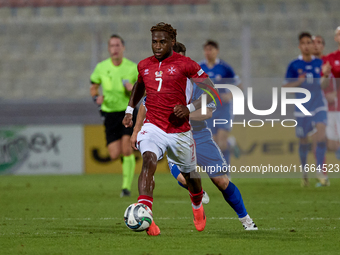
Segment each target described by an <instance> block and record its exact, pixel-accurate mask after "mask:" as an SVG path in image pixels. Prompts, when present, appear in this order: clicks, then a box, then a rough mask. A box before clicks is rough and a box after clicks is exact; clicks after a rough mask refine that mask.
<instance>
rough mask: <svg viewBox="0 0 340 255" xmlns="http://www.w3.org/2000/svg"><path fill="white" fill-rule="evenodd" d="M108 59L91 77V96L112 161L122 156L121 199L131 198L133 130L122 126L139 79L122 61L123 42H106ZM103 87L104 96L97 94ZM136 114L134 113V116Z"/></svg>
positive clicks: (130, 65)
mask: <svg viewBox="0 0 340 255" xmlns="http://www.w3.org/2000/svg"><path fill="white" fill-rule="evenodd" d="M108 51H109V54H110V58H108V59H106V60H104V61H102V62H100V63H98V64H97V66H96V68H95V69H94V71H93V73H92V75H91V88H90V93H91V96H92V98H93V100H94V102H95V103H96V104H97V105H99V106H100V108H101V115H102V117H103V119H104V126H105V134H106V145H107V148H108V151H109V154H110V158H111V160H115V159H118V158H119V157H120V156H121V155H123V161H122V168H123V184H122V193H121V195H120V196H121V197H125V196H130V192H131V185H132V180H133V176H134V173H135V166H136V161H135V156H134V154H133V150H132V148H131V146H130V137H131V134H132V131H133V130H132V127H129V128H126V127H124V126H123V125H122V120H123V118H124V116H125V109H126V107H127V105H128V102H129V98H130V94H131V90H132V87H133V85H132V84H134V83H135V82H136V81H137V78H138V71H137V65H136V64H135V63H134V62H132V61H130V60H128V59H126V58H124V51H125V46H124V40H123V39H122V38H121V37H120V36H119V35H112V36H111V37H110V39H109V42H108ZM99 86H102V91H103V94H102V95H100V94H99ZM136 114H137V112H135V116H136Z"/></svg>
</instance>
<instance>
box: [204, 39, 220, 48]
mask: <svg viewBox="0 0 340 255" xmlns="http://www.w3.org/2000/svg"><path fill="white" fill-rule="evenodd" d="M206 46H212V47H214V48H216V49H218V43H217V42H216V41H213V40H207V41H206V42H205V44H203V48H205V47H206Z"/></svg>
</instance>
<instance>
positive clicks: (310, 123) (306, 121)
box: [295, 111, 327, 138]
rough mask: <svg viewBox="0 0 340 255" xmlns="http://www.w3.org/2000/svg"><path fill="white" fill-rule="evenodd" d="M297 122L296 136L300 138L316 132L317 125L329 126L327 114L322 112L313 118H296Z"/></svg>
mask: <svg viewBox="0 0 340 255" xmlns="http://www.w3.org/2000/svg"><path fill="white" fill-rule="evenodd" d="M296 121H297V125H296V127H295V133H296V136H297V137H299V138H303V137H307V135H308V133H309V132H311V131H313V130H314V128H315V125H316V123H320V122H321V123H324V124H325V125H327V112H326V111H320V112H317V113H316V114H315V115H313V116H304V117H296Z"/></svg>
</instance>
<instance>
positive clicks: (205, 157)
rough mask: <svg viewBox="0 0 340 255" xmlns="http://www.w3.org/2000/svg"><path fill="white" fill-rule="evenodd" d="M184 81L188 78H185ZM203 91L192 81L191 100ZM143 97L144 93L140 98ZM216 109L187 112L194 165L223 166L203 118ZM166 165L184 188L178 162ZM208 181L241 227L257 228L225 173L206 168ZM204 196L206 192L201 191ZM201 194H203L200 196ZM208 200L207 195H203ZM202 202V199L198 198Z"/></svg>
mask: <svg viewBox="0 0 340 255" xmlns="http://www.w3.org/2000/svg"><path fill="white" fill-rule="evenodd" d="M173 50H174V51H175V52H177V53H179V54H181V55H183V56H185V52H186V48H185V46H184V45H183V44H182V43H179V42H177V43H176V44H175V46H174V47H173ZM187 82H188V83H190V82H191V81H190V80H188V81H187ZM202 94H203V90H201V89H199V88H198V87H197V85H196V84H194V85H193V96H192V98H191V100H192V101H195V100H197V99H198V98H199V97H200V96H201V95H202ZM145 101H146V97H145V98H144V101H143V102H145ZM215 109H216V106H215V103H214V102H211V103H209V104H208V105H207V114H206V115H203V114H201V109H198V110H196V111H194V112H192V113H190V124H191V127H192V134H193V138H194V140H195V143H196V154H197V165H199V166H202V167H205V168H206V169H207V167H209V166H216V165H219V166H221V167H223V166H224V167H226V166H227V163H226V161H225V159H224V157H223V154H222V152H221V150H220V149H219V147H218V146H217V144H216V143H215V142H214V140H213V137H212V134H211V131H210V129H209V128H208V127H207V123H206V121H205V120H206V119H208V118H211V117H212V113H213V111H214V110H215ZM145 114H146V108H145V106H144V104H143V105H141V106H140V108H139V111H138V115H137V120H136V125H135V127H134V130H133V134H132V136H131V145H132V146H133V147H134V148H135V149H137V148H136V147H135V144H136V141H137V134H138V132H139V131H140V130H141V128H142V125H143V120H144V119H145ZM169 168H170V171H171V174H172V175H173V176H174V177H175V179H177V180H178V184H179V185H180V186H181V187H183V188H185V189H188V185H187V182H186V180H185V178H184V177H183V175H182V173H181V172H180V170H179V168H178V166H177V165H176V164H173V163H169ZM208 175H209V177H210V179H211V181H212V182H213V183H214V184H215V185H216V187H217V188H218V189H219V190H220V191H221V193H222V195H223V197H224V199H225V201H226V202H227V203H228V204H229V205H230V206H231V207H232V208H233V209H234V211H235V212H236V214H237V215H238V217H239V220H240V221H241V223H242V224H243V227H244V229H245V230H257V229H258V228H257V226H256V225H255V223H254V222H253V220H252V219H251V218H250V216H249V215H248V213H247V210H246V208H245V206H244V203H243V199H242V196H241V193H240V191H239V189H238V188H237V187H236V186H235V185H234V184H233V183H232V182H230V181H229V179H228V176H227V175H226V174H225V173H221V172H217V173H211V172H208ZM205 194H206V196H207V193H205ZM203 198H204V196H203ZM206 200H207V201H208V200H209V197H206ZM202 202H203V203H204V201H203V200H202Z"/></svg>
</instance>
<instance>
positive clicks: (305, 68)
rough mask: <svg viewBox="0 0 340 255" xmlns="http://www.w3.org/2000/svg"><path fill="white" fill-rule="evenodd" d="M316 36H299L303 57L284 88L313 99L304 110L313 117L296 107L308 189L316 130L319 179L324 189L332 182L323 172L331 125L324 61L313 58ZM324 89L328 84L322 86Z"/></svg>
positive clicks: (292, 65)
mask: <svg viewBox="0 0 340 255" xmlns="http://www.w3.org/2000/svg"><path fill="white" fill-rule="evenodd" d="M313 47H314V44H313V41H312V36H311V35H310V34H309V33H307V32H303V33H301V34H300V35H299V49H300V51H301V55H300V56H299V57H298V59H295V60H293V61H292V62H291V63H290V64H289V66H288V68H287V72H286V79H285V84H284V85H283V87H301V88H304V89H307V90H309V91H310V93H311V99H310V100H309V101H308V102H306V103H304V104H303V106H304V107H305V108H306V109H307V110H308V111H309V112H310V113H311V116H309V115H304V113H303V112H302V111H301V110H300V109H299V108H298V107H295V112H294V115H295V117H296V121H297V126H296V130H295V131H296V136H297V137H298V138H299V156H300V161H301V165H302V166H303V175H302V186H308V185H309V182H308V175H307V170H306V169H305V166H306V163H307V155H308V149H309V148H308V134H309V133H310V132H312V131H314V129H316V134H315V135H316V140H317V145H316V150H315V151H316V152H315V153H316V158H317V159H316V166H317V177H318V179H319V181H320V184H321V185H327V183H328V178H327V175H324V174H323V173H322V171H323V170H324V168H323V162H324V158H325V153H326V125H327V106H326V102H325V98H324V96H323V92H322V88H321V83H320V78H321V66H322V60H321V59H318V58H315V57H314V56H313ZM322 84H323V86H327V85H325V83H322ZM295 97H296V98H304V97H305V95H304V94H302V93H295Z"/></svg>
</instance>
